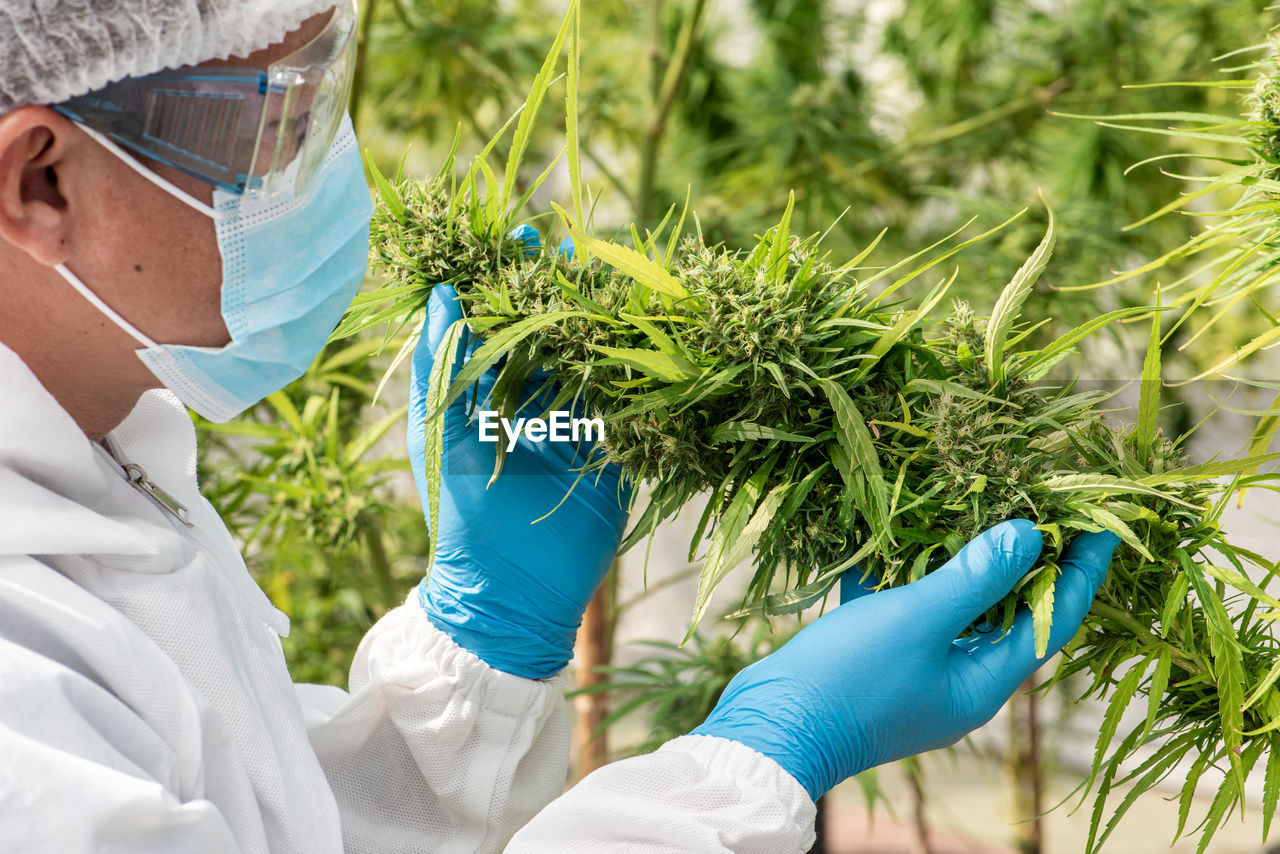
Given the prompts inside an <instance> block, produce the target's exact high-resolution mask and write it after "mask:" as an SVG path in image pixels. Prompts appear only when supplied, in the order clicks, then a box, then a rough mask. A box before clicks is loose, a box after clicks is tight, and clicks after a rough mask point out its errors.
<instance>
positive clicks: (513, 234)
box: [507, 223, 542, 255]
mask: <svg viewBox="0 0 1280 854" xmlns="http://www.w3.org/2000/svg"><path fill="white" fill-rule="evenodd" d="M507 236H508V237H510V238H511V239H512V240H514V241H515V242H516V243H518V244H521V245H522V246H524V254H526V255H537V254H538V251H539V250H540V249H541V248H542V235H540V234H538V229H536V228H534V227H533V226H531V225H529V224H528V223H522V224H520V225H517V226H516V227H515V228H513V229H511V231H509V232H508V233H507Z"/></svg>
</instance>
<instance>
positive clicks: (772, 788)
mask: <svg viewBox="0 0 1280 854" xmlns="http://www.w3.org/2000/svg"><path fill="white" fill-rule="evenodd" d="M658 751H659V752H661V751H677V752H681V753H685V754H687V755H689V756H691V757H693V758H694V759H695V760H697V761H698V762H699V763H701V764H702V765H704V766H705V767H708V768H715V769H717V772H718V773H721V774H723V775H725V776H726V777H731V778H733V779H735V780H737V781H738V784H739V785H740V786H742V787H743V788H751V789H760V790H763V791H767V792H773V793H774V794H775V795H776V797H777V799H778V800H779V801H781V802H782V805H783V807H784V808H785V809H786V810H787V812H788V813H789V814H790V815H792V816H794V817H795V820H796V826H797V828H799V829H802V830H803V829H804V828H806V827H812V826H813V822H814V817H815V815H816V811H815V808H814V805H813V799H812V798H810V797H809V793H808V792H806V791H805V789H804V786H802V785H800V781H799V780H797V779H796V778H795V777H792V776H791V775H790V774H788V773H787V771H786V769H784V768H783V767H782V766H781V765H779V764H778V763H777V762H776V761H775V760H773V759H771V758H769V757H768V756H765V755H764V754H763V753H761V752H759V751H758V750H755V749H753V748H750V747H747V746H746V745H745V744H743V743H742V742H739V741H734V740H733V739H731V738H723V737H721V736H718V735H684V736H680V737H679V738H674V739H672V740H671V741H668V742H667V743H666V744H664V745H662V746H661V747H659V748H658Z"/></svg>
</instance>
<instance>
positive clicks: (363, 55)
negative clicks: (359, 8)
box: [347, 0, 378, 132]
mask: <svg viewBox="0 0 1280 854" xmlns="http://www.w3.org/2000/svg"><path fill="white" fill-rule="evenodd" d="M377 5H378V0H364V10H363V14H362V15H361V16H360V27H359V32H358V33H356V67H355V71H353V72H352V75H351V100H350V101H349V102H348V104H347V107H348V111H349V112H350V113H351V124H352V126H353V127H355V128H356V130H357V132H358V131H359V124H358V122H359V121H360V96H361V95H362V94H364V63H365V59H367V58H368V56H369V26H370V25H371V24H372V23H373V9H374V7H375V6H377Z"/></svg>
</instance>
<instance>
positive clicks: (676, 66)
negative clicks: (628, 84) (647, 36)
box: [636, 0, 707, 233]
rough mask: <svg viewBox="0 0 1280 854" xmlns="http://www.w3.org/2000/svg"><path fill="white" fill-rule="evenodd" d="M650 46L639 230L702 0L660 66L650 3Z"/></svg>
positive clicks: (657, 15)
mask: <svg viewBox="0 0 1280 854" xmlns="http://www.w3.org/2000/svg"><path fill="white" fill-rule="evenodd" d="M652 10H653V16H652V18H651V23H652V26H653V47H652V53H651V55H650V74H651V78H650V97H651V98H652V100H653V109H652V112H651V113H650V114H649V118H648V119H647V121H646V122H645V127H644V139H643V143H642V146H641V151H640V181H639V185H638V187H637V189H636V225H637V226H638V227H639V228H640V229H641V232H642V233H643V229H644V227H645V226H646V225H648V224H649V222H650V220H651V218H652V217H653V209H654V202H655V199H654V197H653V196H654V182H655V179H656V175H657V169H658V154H659V150H660V149H661V147H662V140H663V138H664V137H665V136H666V134H667V121H668V119H670V117H671V110H672V108H673V107H674V106H675V102H676V95H677V94H679V92H680V87H681V85H682V84H683V83H684V79H685V76H686V75H687V74H688V73H689V66H690V64H691V63H692V61H693V51H694V49H695V48H696V46H697V43H698V39H697V35H698V30H699V29H700V27H701V24H702V19H703V17H704V15H705V14H706V10H707V2H706V0H696V2H695V3H694V5H693V11H691V12H690V13H689V16H688V17H687V18H685V21H684V25H683V26H682V27H681V29H680V36H679V37H678V39H677V40H676V47H675V53H674V54H673V55H672V58H671V61H670V62H668V63H666V65H665V68H664V67H663V61H662V4H661V3H660V2H655V3H654V4H653V6H652Z"/></svg>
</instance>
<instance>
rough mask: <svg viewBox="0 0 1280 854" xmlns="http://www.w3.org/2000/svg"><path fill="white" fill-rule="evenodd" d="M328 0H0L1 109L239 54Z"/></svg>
mask: <svg viewBox="0 0 1280 854" xmlns="http://www.w3.org/2000/svg"><path fill="white" fill-rule="evenodd" d="M335 2H336V0H0V114H3V113H6V112H8V111H9V110H11V109H13V108H15V107H21V106H25V105H27V104H56V103H58V102H60V101H64V100H66V99H67V98H71V97H74V96H76V95H83V94H84V93H85V92H92V91H93V90H94V89H98V88H100V87H102V86H105V85H106V84H108V83H111V82H114V81H116V80H119V79H121V78H123V77H129V76H139V75H143V74H150V73H152V72H154V71H160V70H162V69H165V68H177V67H179V66H183V65H194V64H196V63H199V62H204V61H205V60H207V59H225V58H226V57H228V56H233V55H234V56H247V55H248V54H250V53H252V52H254V51H255V50H261V49H262V48H264V47H267V46H268V45H270V44H273V43H275V42H278V41H280V40H281V39H282V38H284V36H285V34H286V33H288V32H289V31H290V30H292V29H294V28H296V27H297V26H298V25H299V24H300V23H302V21H304V20H305V19H306V18H309V17H310V16H312V15H315V14H317V13H319V12H322V11H324V10H325V9H328V8H330V7H331V6H333V5H334V4H335Z"/></svg>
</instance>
